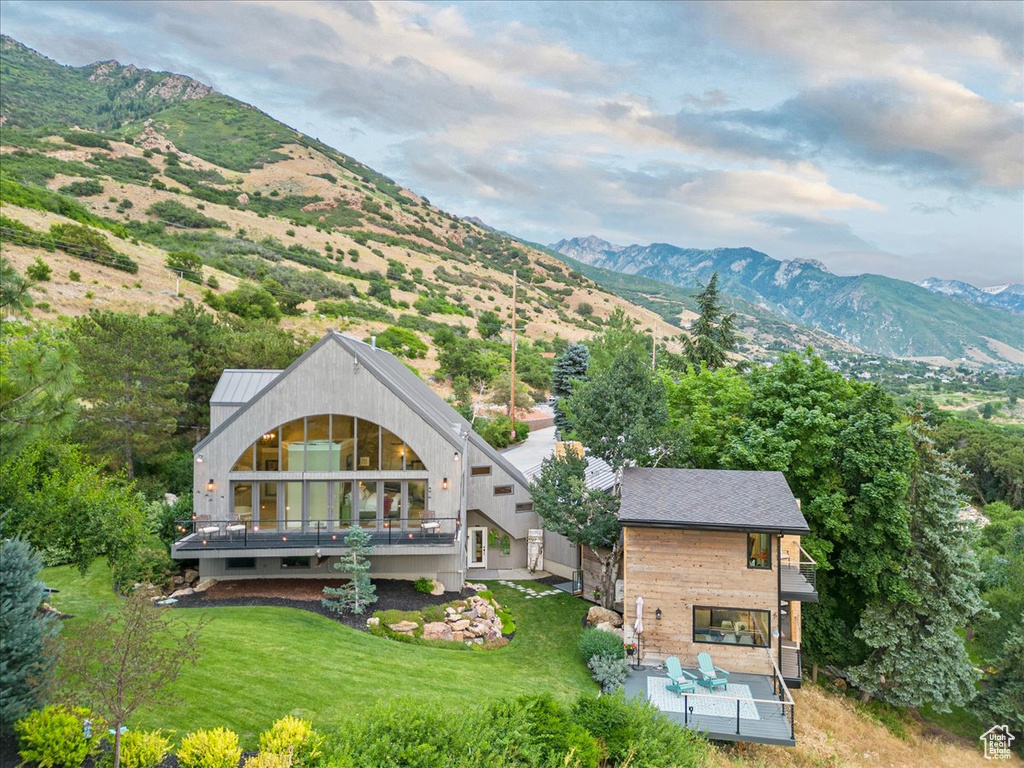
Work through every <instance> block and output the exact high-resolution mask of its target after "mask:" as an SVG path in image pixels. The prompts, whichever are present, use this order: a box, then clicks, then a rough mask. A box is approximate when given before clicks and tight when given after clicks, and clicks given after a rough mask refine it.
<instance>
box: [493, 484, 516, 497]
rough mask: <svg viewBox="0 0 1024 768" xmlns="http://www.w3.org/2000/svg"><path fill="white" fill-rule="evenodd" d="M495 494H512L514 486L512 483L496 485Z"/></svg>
mask: <svg viewBox="0 0 1024 768" xmlns="http://www.w3.org/2000/svg"><path fill="white" fill-rule="evenodd" d="M494 495H495V496H511V495H512V486H511V485H496V486H494Z"/></svg>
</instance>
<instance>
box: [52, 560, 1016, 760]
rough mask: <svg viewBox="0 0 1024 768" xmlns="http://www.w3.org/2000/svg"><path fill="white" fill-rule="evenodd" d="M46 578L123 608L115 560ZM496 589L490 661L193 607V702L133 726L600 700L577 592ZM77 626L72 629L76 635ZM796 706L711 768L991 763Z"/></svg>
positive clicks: (69, 608)
mask: <svg viewBox="0 0 1024 768" xmlns="http://www.w3.org/2000/svg"><path fill="white" fill-rule="evenodd" d="M43 577H44V579H45V580H46V582H47V583H48V584H49V585H50V586H54V587H58V588H59V589H60V590H61V592H60V593H59V594H57V595H54V596H53V603H54V605H56V606H57V607H58V608H60V609H61V610H63V611H66V612H69V613H72V614H74V615H76V616H78V617H95V616H98V615H99V614H100V613H102V612H103V611H104V610H107V609H109V608H110V607H111V606H112V605H113V603H114V601H115V597H114V595H113V593H112V591H111V586H110V576H109V572H108V571H107V569H106V567H105V566H104V565H103V564H102V563H99V562H97V563H95V564H94V565H93V567H92V568H91V569H90V571H89V573H88V574H87V575H86V576H85V577H82V576H81V575H79V574H78V572H77V571H74V570H73V569H71V568H67V567H62V568H49V569H46V570H45V571H44V573H43ZM492 589H493V591H494V593H495V596H496V597H497V599H498V600H499V601H500V602H501V603H503V604H504V605H506V606H508V607H510V608H511V609H512V610H513V611H514V613H515V615H516V620H517V625H518V633H517V635H516V638H515V640H514V641H513V642H512V643H511V644H510V645H509V646H507V647H506V648H503V649H499V650H496V651H488V652H480V651H449V650H439V649H433V648H427V647H424V646H418V645H407V644H404V643H397V642H394V641H391V640H386V639H383V638H377V637H374V636H372V635H369V634H366V633H363V632H357V631H355V630H352V629H349V628H347V627H345V626H343V625H341V624H338V623H336V622H333V621H330V620H328V619H325V618H323V617H321V616H318V615H316V614H313V613H307V612H305V611H300V610H295V609H289V608H210V609H204V610H196V609H188V610H182V611H180V613H179V614H177V615H178V616H180V618H181V620H182V621H185V622H188V623H193V622H196V621H198V620H199V619H200V617H202V616H206V617H208V618H209V619H210V623H209V624H208V626H207V627H206V629H205V630H204V634H203V638H202V654H203V655H202V658H201V660H200V661H199V663H198V665H197V666H196V667H194V668H190V669H188V670H186V672H185V673H184V675H183V676H182V678H181V680H179V682H178V683H177V684H176V685H175V687H174V690H173V694H174V695H175V696H176V697H177V698H178V699H179V700H180V701H181V703H179V704H176V705H163V706H159V707H154V708H152V709H150V710H149V711H146V712H143V713H142V714H141V715H140V716H139V717H138V718H137V720H136V722H135V723H133V725H135V726H136V727H162V728H174V729H176V731H177V734H176V737H177V738H179V739H180V737H181V736H182V735H184V733H185V732H187V731H189V730H190V729H193V728H197V727H201V726H215V725H226V726H228V727H230V728H233V729H235V730H237V731H238V732H239V734H240V735H241V736H242V739H243V743H245V744H246V745H249V746H252V745H253V744H254V743H255V740H256V736H257V734H258V733H259V732H260V731H261V730H262V729H263V728H265V727H266V726H267V725H269V724H270V723H271V722H272V721H273V720H274V719H276V718H278V717H281V716H282V715H285V714H289V713H291V714H295V715H300V716H303V717H308V718H311V719H313V720H314V721H315V722H316V723H317V724H318V725H320V726H322V727H326V728H330V727H333V726H336V725H337V724H339V723H342V722H344V721H346V720H347V719H348V718H350V717H359V716H360V714H361V713H362V712H364V711H366V709H367V708H369V707H370V706H372V705H373V704H374V703H375V702H377V701H380V700H381V699H387V698H399V697H411V698H414V699H418V700H424V699H426V700H428V701H430V702H433V703H435V704H436V705H437V706H438V707H445V708H451V709H453V710H456V711H457V710H458V709H459V708H461V707H473V706H477V704H478V703H480V702H486V701H488V700H490V699H494V698H497V697H501V696H508V695H515V694H519V693H526V692H530V693H536V692H543V691H550V692H552V693H553V694H554V695H555V696H557V697H559V698H561V699H564V700H568V699H571V698H573V697H575V696H576V695H578V694H579V693H582V692H590V693H593V692H595V691H596V686H595V685H594V684H593V683H592V682H591V681H590V678H589V675H588V674H587V671H586V669H585V667H584V666H583V663H582V662H581V660H580V658H579V655H578V653H577V651H576V640H577V638H578V636H579V633H580V619H581V617H582V615H583V613H584V611H585V610H586V609H587V605H586V604H585V603H583V602H582V601H579V600H576V599H574V598H571V597H569V596H567V595H559V596H557V597H546V598H543V599H540V600H526V599H524V598H523V596H522V595H521V594H520V593H518V592H516V591H514V590H510V589H507V588H505V587H502V586H501V585H497V584H495V585H492ZM74 629H75V621H74V620H71V621H69V622H67V624H66V625H65V629H64V631H65V632H74ZM793 695H794V698H795V700H796V704H797V719H796V731H797V746H796V747H795V748H792V749H789V748H783V747H767V746H760V745H738V746H737V745H733V746H725V747H717V748H715V750H714V751H713V752H712V754H711V763H712V764H713V765H718V766H726V765H756V766H765V767H769V766H780V767H781V766H798V767H800V768H803V767H807V768H812V767H816V766H847V765H853V766H861V765H863V766H877V765H881V766H916V765H928V766H931V767H932V768H961V766H967V765H982V764H987V763H984V761H983V758H982V757H981V755H980V754H979V753H978V752H977V750H976V749H975V748H974V739H973V738H972V736H973V734H972V733H965V734H963V735H964V736H965V737H966V738H964V739H962V740H956V739H950V738H949V737H948V736H946V737H944V739H943V740H938V739H937V738H936V736H937V735H938V734H937V733H936V731H935V729H934V728H928V727H925V726H920V725H918V724H917V723H915V722H914V721H913V720H911V719H910V718H909V717H907V716H901V715H899V714H893V713H892V712H886V711H884V708H883V710H881V711H880V710H879V708H877V707H863V706H861V705H859V704H857V703H856V702H855V701H853V700H852V699H850V698H847V697H844V696H842V695H839V694H835V693H832V692H829V691H826V690H825V689H824V688H821V687H818V686H813V685H808V686H806V687H805V688H803V689H801V690H798V691H794V694H793ZM1020 764H1021V763H1020V761H1015V762H1011V763H1009V765H1020Z"/></svg>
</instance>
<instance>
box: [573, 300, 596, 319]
mask: <svg viewBox="0 0 1024 768" xmlns="http://www.w3.org/2000/svg"><path fill="white" fill-rule="evenodd" d="M576 314H577V315H580V316H581V317H590V316H591V315H592V314H594V307H593V306H591V305H590V304H588V303H587V302H585V301H584V302H582V303H581V304H579V305H578V306H577V307H576Z"/></svg>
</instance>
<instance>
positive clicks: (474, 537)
mask: <svg viewBox="0 0 1024 768" xmlns="http://www.w3.org/2000/svg"><path fill="white" fill-rule="evenodd" d="M468 532H469V542H468V546H469V563H468V565H469V567H470V568H486V567H487V529H486V528H470V529H469V530H468Z"/></svg>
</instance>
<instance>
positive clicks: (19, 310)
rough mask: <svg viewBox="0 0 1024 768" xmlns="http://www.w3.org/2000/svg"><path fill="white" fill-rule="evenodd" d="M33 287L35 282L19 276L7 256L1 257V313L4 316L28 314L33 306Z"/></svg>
mask: <svg viewBox="0 0 1024 768" xmlns="http://www.w3.org/2000/svg"><path fill="white" fill-rule="evenodd" d="M33 285H35V283H34V282H32V281H31V280H27V279H26V278H24V277H22V276H21V275H19V274H18V270H17V269H15V268H14V265H13V264H11V262H10V261H9V260H8V259H7V257H6V256H0V312H2V313H3V315H4V316H10V315H11V314H16V315H27V314H28V309H29V307H31V306H32V294H31V293H30V292H29V291H30V289H31V288H32V286H33Z"/></svg>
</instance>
